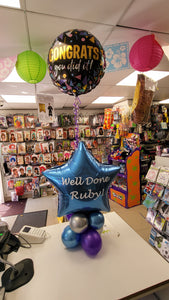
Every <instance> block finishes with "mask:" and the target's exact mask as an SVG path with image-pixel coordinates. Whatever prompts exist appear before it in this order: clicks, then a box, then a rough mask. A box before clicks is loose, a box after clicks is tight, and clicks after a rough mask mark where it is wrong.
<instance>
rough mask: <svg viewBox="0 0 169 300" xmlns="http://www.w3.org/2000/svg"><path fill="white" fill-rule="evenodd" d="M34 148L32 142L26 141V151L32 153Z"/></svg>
mask: <svg viewBox="0 0 169 300" xmlns="http://www.w3.org/2000/svg"><path fill="white" fill-rule="evenodd" d="M33 150H34V142H29V143H26V152H27V153H32V152H33Z"/></svg>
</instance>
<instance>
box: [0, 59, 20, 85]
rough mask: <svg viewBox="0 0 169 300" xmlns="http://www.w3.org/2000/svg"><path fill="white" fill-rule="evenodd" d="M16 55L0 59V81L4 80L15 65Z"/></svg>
mask: <svg viewBox="0 0 169 300" xmlns="http://www.w3.org/2000/svg"><path fill="white" fill-rule="evenodd" d="M16 60H17V56H11V57H5V58H1V59H0V81H3V80H5V79H6V78H7V77H8V76H9V74H10V73H11V72H12V70H13V69H14V67H15V64H16Z"/></svg>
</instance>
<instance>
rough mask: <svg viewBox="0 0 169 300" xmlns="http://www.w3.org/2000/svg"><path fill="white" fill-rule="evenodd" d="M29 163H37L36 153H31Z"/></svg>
mask: <svg viewBox="0 0 169 300" xmlns="http://www.w3.org/2000/svg"><path fill="white" fill-rule="evenodd" d="M31 164H32V165H37V164H38V155H36V154H32V155H31Z"/></svg>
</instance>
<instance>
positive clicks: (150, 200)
mask: <svg viewBox="0 0 169 300" xmlns="http://www.w3.org/2000/svg"><path fill="white" fill-rule="evenodd" d="M157 199H158V197H157V196H152V195H149V194H148V195H147V196H146V198H145V200H144V201H143V205H144V206H145V207H147V208H153V207H154V205H155V203H156V201H157Z"/></svg>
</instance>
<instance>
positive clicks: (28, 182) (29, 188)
mask: <svg viewBox="0 0 169 300" xmlns="http://www.w3.org/2000/svg"><path fill="white" fill-rule="evenodd" d="M24 190H25V192H31V191H32V179H31V178H29V179H26V180H24Z"/></svg>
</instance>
